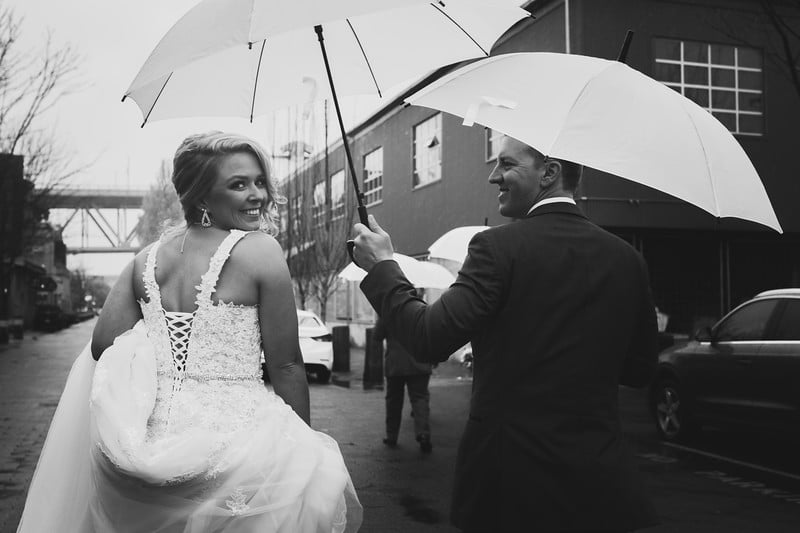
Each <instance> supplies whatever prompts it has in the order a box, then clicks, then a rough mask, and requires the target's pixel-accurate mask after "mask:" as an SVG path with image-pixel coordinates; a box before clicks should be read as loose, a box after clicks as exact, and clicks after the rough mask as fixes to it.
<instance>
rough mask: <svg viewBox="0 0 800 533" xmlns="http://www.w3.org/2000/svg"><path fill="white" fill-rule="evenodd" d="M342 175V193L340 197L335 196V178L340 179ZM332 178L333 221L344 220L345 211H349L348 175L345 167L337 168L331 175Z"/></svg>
mask: <svg viewBox="0 0 800 533" xmlns="http://www.w3.org/2000/svg"><path fill="white" fill-rule="evenodd" d="M340 177H341V182H342V183H341V189H342V190H341V194H339V196H338V198H337V197H336V196H335V193H334V187H335V186H336V185H335V184H334V180H339V178H340ZM330 180H331V222H336V221H337V220H343V219H344V215H345V212H346V211H347V194H346V191H347V187H346V186H347V183H346V180H347V176H345V171H344V169H341V170H337V171H336V172H334V173H333V174H331V176H330Z"/></svg>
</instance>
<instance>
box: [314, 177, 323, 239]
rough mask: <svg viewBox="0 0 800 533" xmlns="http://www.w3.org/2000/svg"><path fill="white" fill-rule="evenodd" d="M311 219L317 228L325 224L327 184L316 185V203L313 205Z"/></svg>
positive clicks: (321, 182)
mask: <svg viewBox="0 0 800 533" xmlns="http://www.w3.org/2000/svg"><path fill="white" fill-rule="evenodd" d="M311 219H312V222H313V225H314V227H315V228H319V227H321V226H322V225H323V224H324V223H325V182H324V181H320V182H319V183H317V184H316V185H314V203H313V204H312V205H311Z"/></svg>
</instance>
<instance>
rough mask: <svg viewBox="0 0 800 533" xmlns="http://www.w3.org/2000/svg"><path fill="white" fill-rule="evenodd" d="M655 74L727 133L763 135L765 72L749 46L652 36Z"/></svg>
mask: <svg viewBox="0 0 800 533" xmlns="http://www.w3.org/2000/svg"><path fill="white" fill-rule="evenodd" d="M653 44H654V50H655V72H654V77H655V79H657V80H658V81H660V82H662V83H664V84H665V85H667V86H668V87H671V88H673V89H675V90H676V91H678V92H679V93H681V94H683V95H684V96H686V97H687V98H690V99H691V100H693V101H694V102H695V103H697V104H698V105H700V106H701V107H704V108H706V109H708V110H709V111H710V112H711V113H712V114H713V115H714V116H715V117H716V118H717V119H718V120H719V121H720V122H722V123H723V124H724V125H725V126H726V127H727V128H728V129H729V130H730V131H731V133H736V134H740V135H763V133H764V75H763V59H762V56H761V52H759V51H758V50H756V49H753V48H746V47H741V46H730V45H722V44H706V43H700V42H695V41H679V40H676V39H661V38H658V39H654V41H653Z"/></svg>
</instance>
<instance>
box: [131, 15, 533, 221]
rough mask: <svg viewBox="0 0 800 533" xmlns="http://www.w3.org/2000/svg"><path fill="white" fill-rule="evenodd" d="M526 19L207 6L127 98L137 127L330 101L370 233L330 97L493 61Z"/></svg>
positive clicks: (175, 35) (184, 21)
mask: <svg viewBox="0 0 800 533" xmlns="http://www.w3.org/2000/svg"><path fill="white" fill-rule="evenodd" d="M529 16H531V15H530V13H528V12H527V11H525V10H523V9H521V8H519V7H517V6H514V5H512V4H511V2H510V1H509V0H447V1H443V0H442V1H438V2H431V1H422V0H370V1H369V2H365V1H364V0H336V1H332V0H291V1H278V0H204V1H202V2H200V3H199V4H198V5H196V6H195V7H194V8H192V9H191V10H190V11H189V12H187V13H186V15H184V16H183V17H182V18H181V19H180V20H179V21H178V22H177V23H175V25H174V26H173V27H172V28H171V29H170V30H169V31H168V32H167V34H166V35H164V37H163V38H162V39H161V42H159V44H158V45H157V46H156V48H155V49H154V50H153V51H152V53H151V54H150V57H149V58H148V59H147V61H146V62H145V64H144V65H143V66H142V68H141V70H140V71H139V73H138V74H137V75H136V78H135V79H134V81H133V82H132V83H131V86H130V87H129V88H128V90H127V91H126V92H125V97H123V100H124V99H125V98H131V99H132V100H134V101H135V102H136V104H137V105H138V106H139V108H140V109H141V110H142V114H143V116H144V122H143V123H142V126H144V123H146V122H148V121H152V120H159V119H166V118H176V117H196V116H241V117H249V118H250V120H251V121H252V120H253V117H254V116H255V115H258V114H261V113H264V112H266V111H269V110H272V109H275V108H278V107H283V106H286V105H287V104H290V103H295V102H298V101H303V102H304V101H308V100H309V99H314V98H330V99H332V100H333V102H334V106H335V109H336V116H337V118H338V121H339V129H340V131H341V135H342V139H343V144H344V148H345V154H346V157H347V162H348V166H349V169H350V175H351V178H352V180H353V187H354V189H355V192H356V199H357V202H358V213H359V218H360V220H361V222H363V223H364V224H367V214H366V213H367V212H366V208H365V207H364V204H363V194H362V193H361V191H360V189H359V186H358V181H357V176H356V172H355V167H354V165H353V161H352V156H351V154H350V147H349V144H348V142H347V137H346V132H345V129H344V123H343V122H342V116H341V111H340V109H339V100H338V98H337V91H338V92H339V93H342V94H376V95H378V96H381V94H382V91H383V90H386V89H387V88H389V87H392V86H394V85H397V84H399V83H401V82H404V81H406V80H409V79H413V78H418V77H421V76H423V75H425V74H427V73H428V72H430V71H432V70H435V69H437V68H439V67H442V66H445V65H449V64H451V63H456V62H458V61H463V60H466V59H471V58H474V57H480V56H488V55H489V51H490V50H491V47H492V45H493V44H494V42H495V41H496V40H497V39H498V38H499V37H500V36H501V35H502V34H503V33H504V32H505V31H506V30H507V29H508V28H509V27H510V26H512V25H513V24H514V23H516V22H517V21H519V20H521V19H523V18H526V17H529ZM334 76H335V78H336V83H335V84H334ZM317 93H318V94H317Z"/></svg>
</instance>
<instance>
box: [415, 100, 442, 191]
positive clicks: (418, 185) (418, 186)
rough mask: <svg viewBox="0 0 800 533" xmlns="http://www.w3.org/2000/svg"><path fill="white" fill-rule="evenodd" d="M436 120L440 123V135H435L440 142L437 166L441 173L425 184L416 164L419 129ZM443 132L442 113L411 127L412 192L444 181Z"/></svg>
mask: <svg viewBox="0 0 800 533" xmlns="http://www.w3.org/2000/svg"><path fill="white" fill-rule="evenodd" d="M434 120H436V121H438V135H434V136H435V137H437V139H438V141H439V142H438V145H437V146H438V151H439V158H438V162H437V165H438V167H439V172H438V176H437V178H436V179H432V180H430V181H424V182H423V181H421V180H420V179H419V176H420V173H419V172H417V165H416V162H417V128H419V127H420V126H422V125H423V124H427V123H429V122H431V121H434ZM443 130H444V125H443V117H442V112H441V111H440V112H438V113H434V114H433V115H430V116H429V117H427V118H425V119H423V120H421V121H419V122H417V123H416V124H414V125H413V126H411V190H412V191H415V190H417V189H421V188H424V187H427V186H429V185H432V184H434V183H438V182H440V181H442V159H443V158H442V152H443V150H442V145H443V144H444V143H443V142H442V131H443ZM428 168H430V166H428V167H426V168H425V171H426V172H427V170H428Z"/></svg>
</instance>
